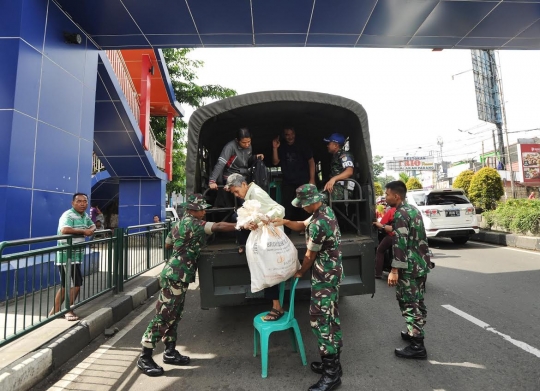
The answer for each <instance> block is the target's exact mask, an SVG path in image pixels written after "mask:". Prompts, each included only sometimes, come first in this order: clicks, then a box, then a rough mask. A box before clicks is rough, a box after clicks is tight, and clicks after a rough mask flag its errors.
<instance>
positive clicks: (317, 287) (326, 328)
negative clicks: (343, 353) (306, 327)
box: [309, 281, 343, 356]
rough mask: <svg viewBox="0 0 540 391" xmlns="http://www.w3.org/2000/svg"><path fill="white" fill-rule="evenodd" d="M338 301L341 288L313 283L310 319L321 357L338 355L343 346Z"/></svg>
mask: <svg viewBox="0 0 540 391" xmlns="http://www.w3.org/2000/svg"><path fill="white" fill-rule="evenodd" d="M338 299H339V286H334V285H332V284H329V283H322V282H314V281H312V282H311V303H310V306H309V319H310V323H311V330H312V331H313V334H315V337H317V344H318V345H319V353H320V355H321V356H327V355H329V354H336V353H337V352H338V350H340V349H341V347H342V346H343V342H342V333H341V322H340V320H339V307H338Z"/></svg>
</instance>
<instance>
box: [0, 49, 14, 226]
mask: <svg viewBox="0 0 540 391" xmlns="http://www.w3.org/2000/svg"><path fill="white" fill-rule="evenodd" d="M0 41H1V40H0ZM12 122H13V110H0V138H1V140H2V142H0V186H2V185H5V184H7V182H8V171H9V164H8V163H9V148H10V144H11V127H12ZM0 202H1V199H0ZM0 225H1V224H0Z"/></svg>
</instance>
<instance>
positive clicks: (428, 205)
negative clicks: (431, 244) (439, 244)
mask: <svg viewBox="0 0 540 391" xmlns="http://www.w3.org/2000/svg"><path fill="white" fill-rule="evenodd" d="M407 202H408V203H409V204H411V205H414V206H415V207H416V208H417V209H418V210H420V212H422V219H423V220H424V226H425V228H426V234H427V237H428V238H433V237H447V238H450V239H452V241H453V242H454V243H456V244H465V243H467V241H468V240H469V238H470V236H471V235H473V234H475V233H478V232H479V231H480V229H479V227H478V219H477V218H476V210H475V209H474V206H473V205H472V204H471V202H470V201H469V199H468V198H467V196H466V195H465V192H464V191H463V190H461V189H437V190H428V191H426V190H410V191H408V192H407Z"/></svg>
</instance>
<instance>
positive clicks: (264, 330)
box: [253, 277, 307, 378]
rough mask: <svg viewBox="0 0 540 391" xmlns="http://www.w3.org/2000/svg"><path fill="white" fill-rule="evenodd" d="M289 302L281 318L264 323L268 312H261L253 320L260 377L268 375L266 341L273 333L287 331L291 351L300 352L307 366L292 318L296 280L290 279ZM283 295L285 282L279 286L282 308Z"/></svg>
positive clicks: (302, 345)
mask: <svg viewBox="0 0 540 391" xmlns="http://www.w3.org/2000/svg"><path fill="white" fill-rule="evenodd" d="M290 281H291V300H290V304H289V311H285V313H284V314H283V316H282V317H281V318H279V319H278V320H275V321H269V322H265V321H264V320H263V318H264V316H266V315H267V314H268V312H269V311H265V312H261V313H260V314H259V315H257V316H256V317H255V318H253V327H254V328H255V330H254V335H253V343H254V348H253V357H257V351H258V347H259V344H260V345H261V364H262V373H261V376H262V377H263V378H265V377H266V376H267V375H268V340H269V339H270V334H272V333H273V332H274V331H284V330H289V333H290V336H291V342H292V345H293V351H294V352H297V351H298V350H300V357H301V359H302V364H304V365H307V361H306V352H305V351H304V342H303V340H302V334H301V333H300V328H299V327H298V322H297V321H296V318H295V317H294V292H295V290H296V284H298V278H294V277H293V278H291V280H290ZM284 295H285V281H283V282H282V283H280V284H279V302H280V303H281V305H282V306H283V297H284Z"/></svg>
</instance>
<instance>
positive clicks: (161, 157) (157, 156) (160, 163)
mask: <svg viewBox="0 0 540 391" xmlns="http://www.w3.org/2000/svg"><path fill="white" fill-rule="evenodd" d="M149 134H150V140H148V141H149V143H148V144H149V146H150V154H151V155H152V157H153V158H154V161H155V162H156V166H157V168H159V169H161V170H164V169H165V147H164V146H163V145H161V144H160V143H159V142H158V141H157V140H156V135H155V134H154V131H153V130H152V128H150V132H149Z"/></svg>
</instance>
